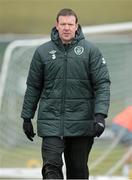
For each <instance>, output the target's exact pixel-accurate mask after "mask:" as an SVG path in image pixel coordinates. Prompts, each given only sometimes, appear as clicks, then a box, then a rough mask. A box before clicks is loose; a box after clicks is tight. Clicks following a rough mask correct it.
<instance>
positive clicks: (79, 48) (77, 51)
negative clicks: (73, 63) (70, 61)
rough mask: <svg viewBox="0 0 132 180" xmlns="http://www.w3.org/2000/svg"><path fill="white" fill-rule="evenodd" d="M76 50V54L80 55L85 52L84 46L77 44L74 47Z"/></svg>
mask: <svg viewBox="0 0 132 180" xmlns="http://www.w3.org/2000/svg"><path fill="white" fill-rule="evenodd" d="M74 52H75V54H76V55H78V56H80V55H81V54H82V53H83V52H84V47H82V46H76V47H75V48H74Z"/></svg>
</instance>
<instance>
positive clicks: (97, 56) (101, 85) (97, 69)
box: [90, 47, 110, 117]
mask: <svg viewBox="0 0 132 180" xmlns="http://www.w3.org/2000/svg"><path fill="white" fill-rule="evenodd" d="M90 79H91V84H92V87H93V90H94V95H95V106H94V114H98V113H100V114H104V115H105V116H106V117H107V115H108V109H109V104H110V77H109V72H108V69H107V65H106V61H105V59H104V57H103V56H102V54H101V52H100V50H99V49H98V48H97V47H93V48H92V49H91V52H90Z"/></svg>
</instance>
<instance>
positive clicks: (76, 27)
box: [76, 23, 78, 31]
mask: <svg viewBox="0 0 132 180" xmlns="http://www.w3.org/2000/svg"><path fill="white" fill-rule="evenodd" d="M77 29H78V23H77V24H76V31H77Z"/></svg>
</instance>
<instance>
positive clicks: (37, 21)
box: [0, 0, 132, 34]
mask: <svg viewBox="0 0 132 180" xmlns="http://www.w3.org/2000/svg"><path fill="white" fill-rule="evenodd" d="M67 7H68V8H72V9H74V10H75V11H76V12H77V14H78V17H79V22H80V23H81V24H82V25H93V24H94V25H95V24H104V23H115V22H123V21H131V20H132V13H131V10H132V1H131V0H67V1H64V0H0V22H1V23H0V33H10V32H12V33H42V34H45V33H49V31H50V30H51V28H52V26H53V25H54V23H55V18H56V14H57V12H58V11H59V10H60V9H62V8H67Z"/></svg>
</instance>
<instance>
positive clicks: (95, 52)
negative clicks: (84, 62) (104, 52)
mask: <svg viewBox="0 0 132 180" xmlns="http://www.w3.org/2000/svg"><path fill="white" fill-rule="evenodd" d="M80 45H81V46H83V47H84V49H85V51H86V52H87V53H88V54H89V55H91V56H99V55H101V51H100V49H99V48H98V47H97V45H96V44H94V43H93V42H91V41H88V40H86V39H83V40H82V41H80Z"/></svg>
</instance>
